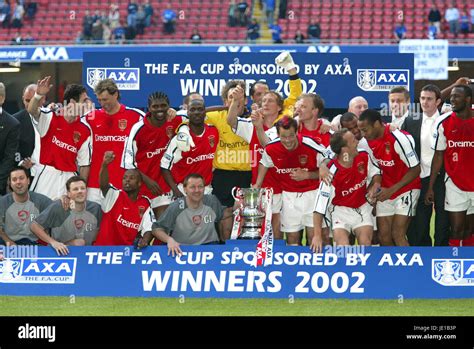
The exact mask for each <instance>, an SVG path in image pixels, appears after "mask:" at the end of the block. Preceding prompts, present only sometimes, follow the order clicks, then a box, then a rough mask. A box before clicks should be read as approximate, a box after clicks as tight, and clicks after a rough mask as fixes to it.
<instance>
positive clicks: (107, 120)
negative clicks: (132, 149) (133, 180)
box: [82, 105, 145, 188]
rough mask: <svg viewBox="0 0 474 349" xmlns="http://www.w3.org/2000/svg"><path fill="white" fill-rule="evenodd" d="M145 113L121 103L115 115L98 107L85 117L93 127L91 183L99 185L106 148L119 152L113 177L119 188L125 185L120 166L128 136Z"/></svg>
mask: <svg viewBox="0 0 474 349" xmlns="http://www.w3.org/2000/svg"><path fill="white" fill-rule="evenodd" d="M143 115H145V113H143V112H142V111H141V110H138V109H134V108H128V107H126V106H124V105H120V110H119V111H118V112H117V113H115V114H114V115H109V114H107V113H105V111H103V110H102V109H98V110H94V112H91V113H89V114H87V115H85V116H83V117H82V121H83V122H84V123H86V124H87V125H89V126H90V128H91V130H92V161H91V170H90V174H89V181H88V183H87V186H88V187H89V188H99V172H100V167H101V165H102V161H103V160H104V153H105V152H106V151H113V152H114V153H115V157H116V159H115V161H112V163H111V164H110V165H109V181H110V184H112V185H113V186H114V187H116V188H121V187H122V178H123V174H124V173H125V170H124V169H123V168H122V167H121V166H120V165H121V161H120V157H121V156H122V154H123V149H124V147H125V140H126V139H127V136H128V135H129V134H130V130H131V129H132V126H133V125H134V124H136V123H137V122H138V121H139V120H140V119H141V118H142V117H143Z"/></svg>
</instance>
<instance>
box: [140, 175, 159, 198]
mask: <svg viewBox="0 0 474 349" xmlns="http://www.w3.org/2000/svg"><path fill="white" fill-rule="evenodd" d="M143 178H145V177H143ZM145 185H146V186H147V188H148V189H150V191H151V193H152V194H153V195H155V196H158V195H161V194H163V190H162V189H161V187H160V186H159V184H158V183H156V182H155V181H154V180H153V179H150V180H145Z"/></svg>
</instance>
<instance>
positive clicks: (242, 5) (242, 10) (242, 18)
mask: <svg viewBox="0 0 474 349" xmlns="http://www.w3.org/2000/svg"><path fill="white" fill-rule="evenodd" d="M237 10H238V11H239V13H238V16H239V23H240V26H241V27H245V26H246V25H247V23H248V20H249V16H248V15H249V12H250V9H249V5H248V4H247V2H246V1H241V2H239V3H238V4H237Z"/></svg>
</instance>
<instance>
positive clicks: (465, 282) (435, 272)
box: [431, 259, 474, 286]
mask: <svg viewBox="0 0 474 349" xmlns="http://www.w3.org/2000/svg"><path fill="white" fill-rule="evenodd" d="M431 277H432V279H433V280H434V281H436V282H437V283H438V284H441V285H443V286H474V259H433V260H432V266H431Z"/></svg>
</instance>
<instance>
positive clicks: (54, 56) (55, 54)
mask: <svg viewBox="0 0 474 349" xmlns="http://www.w3.org/2000/svg"><path fill="white" fill-rule="evenodd" d="M68 59H69V55H68V53H67V49H66V48H65V47H56V46H52V47H37V48H36V49H35V52H33V55H32V56H31V60H32V61H65V60H68Z"/></svg>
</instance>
